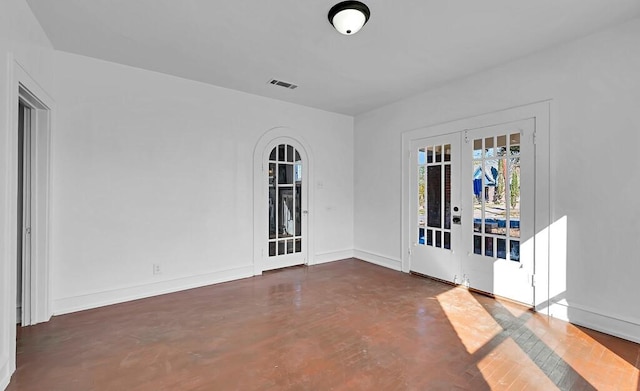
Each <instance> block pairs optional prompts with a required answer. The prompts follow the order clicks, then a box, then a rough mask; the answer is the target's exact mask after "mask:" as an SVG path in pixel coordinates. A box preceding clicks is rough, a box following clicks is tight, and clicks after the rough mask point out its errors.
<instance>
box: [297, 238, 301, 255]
mask: <svg viewBox="0 0 640 391" xmlns="http://www.w3.org/2000/svg"><path fill="white" fill-rule="evenodd" d="M296 252H297V253H300V252H302V239H296Z"/></svg>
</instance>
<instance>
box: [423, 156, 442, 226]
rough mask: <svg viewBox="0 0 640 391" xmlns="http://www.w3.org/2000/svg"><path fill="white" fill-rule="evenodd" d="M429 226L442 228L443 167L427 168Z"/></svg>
mask: <svg viewBox="0 0 640 391" xmlns="http://www.w3.org/2000/svg"><path fill="white" fill-rule="evenodd" d="M427 225H428V226H429V227H437V228H441V227H442V166H429V167H427Z"/></svg>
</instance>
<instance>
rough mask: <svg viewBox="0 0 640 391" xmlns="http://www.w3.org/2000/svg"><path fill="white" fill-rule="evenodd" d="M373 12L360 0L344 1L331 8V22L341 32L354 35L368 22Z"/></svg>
mask: <svg viewBox="0 0 640 391" xmlns="http://www.w3.org/2000/svg"><path fill="white" fill-rule="evenodd" d="M370 15H371V12H370V11H369V7H367V6H366V5H365V4H363V3H361V2H359V1H343V2H341V3H338V4H336V5H334V6H333V7H331V9H330V10H329V22H330V23H331V24H332V25H333V27H335V28H336V30H338V32H339V33H340V34H344V35H353V34H355V33H357V32H358V31H360V29H361V28H362V26H364V25H365V23H367V21H368V20H369V16H370Z"/></svg>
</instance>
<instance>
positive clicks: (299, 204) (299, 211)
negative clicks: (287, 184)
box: [295, 185, 302, 236]
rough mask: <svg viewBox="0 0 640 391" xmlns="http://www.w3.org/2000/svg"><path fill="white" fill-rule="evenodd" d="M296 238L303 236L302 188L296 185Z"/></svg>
mask: <svg viewBox="0 0 640 391" xmlns="http://www.w3.org/2000/svg"><path fill="white" fill-rule="evenodd" d="M295 208H296V224H295V226H296V236H300V235H302V186H300V185H296V206H295Z"/></svg>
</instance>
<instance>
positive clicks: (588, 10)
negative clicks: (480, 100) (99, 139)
mask: <svg viewBox="0 0 640 391" xmlns="http://www.w3.org/2000/svg"><path fill="white" fill-rule="evenodd" d="M27 2H28V3H29V5H30V6H31V9H32V10H33V12H34V14H35V15H36V17H37V18H38V20H39V21H40V23H41V24H42V27H43V28H44V30H45V31H46V33H47V34H48V36H49V38H50V39H51V41H52V43H53V45H54V47H55V48H56V49H58V50H63V51H68V52H72V53H78V54H82V55H86V56H91V57H96V58H100V59H104V60H108V61H113V62H118V63H122V64H127V65H131V66H135V67H140V68H145V69H150V70H154V71H158V72H163V73H167V74H171V75H176V76H181V77H184V78H187V79H193V80H198V81H202V82H205V83H210V84H214V85H218V86H222V87H227V88H232V89H235V90H240V91H245V92H249V93H252V94H257V95H262V96H267V97H271V98H275V99H280V100H284V101H289V102H294V103H298V104H302V105H306V106H311V107H316V108H320V109H324V110H328V111H332V112H338V113H344V114H349V115H356V114H359V113H362V112H366V111H368V110H371V109H374V108H377V107H380V106H382V105H385V104H387V103H391V102H394V101H397V100H399V99H402V98H404V97H407V96H411V95H415V94H417V93H419V92H422V91H425V90H427V89H429V88H433V87H435V86H437V85H441V84H443V83H445V82H447V81H450V80H453V79H457V78H460V77H463V76H466V75H469V74H472V73H475V72H478V71H480V70H482V69H486V68H489V67H492V66H495V65H498V64H500V63H504V62H506V61H509V60H512V59H515V58H518V57H522V56H524V55H526V54H529V53H532V52H535V51H538V50H541V49H544V48H547V47H550V46H554V45H557V44H559V43H562V42H566V41H569V40H572V39H575V38H578V37H581V36H584V35H587V34H589V33H592V32H595V31H598V30H601V29H604V28H606V27H608V26H610V25H613V24H616V23H620V22H622V21H625V20H628V19H631V18H633V17H637V16H638V15H640V0H392V1H391V0H364V2H365V3H366V4H367V5H368V6H369V8H370V9H371V19H370V20H369V22H368V23H367V25H366V26H364V28H363V29H362V30H361V31H360V32H359V33H358V34H356V35H354V36H343V35H341V34H339V33H338V32H336V31H335V30H333V27H332V26H331V25H330V24H329V22H328V20H327V12H328V10H329V9H330V8H331V6H333V5H334V4H335V3H337V2H338V0H232V1H229V0H225V1H222V0H54V1H52V0H27ZM271 78H276V79H279V80H283V81H287V82H291V83H294V84H298V85H299V87H298V88H297V89H295V90H288V89H285V88H282V87H276V86H272V85H269V84H268V83H267V82H268V81H269V80H270V79H271Z"/></svg>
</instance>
